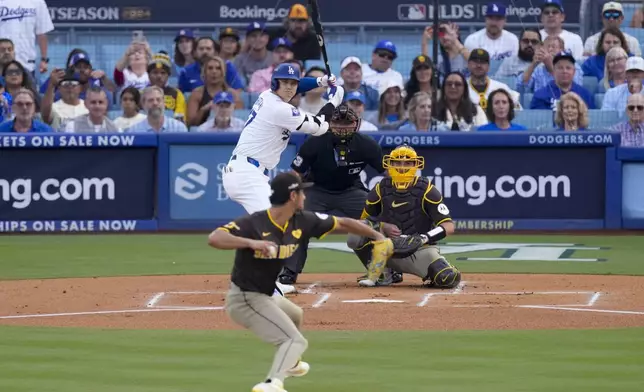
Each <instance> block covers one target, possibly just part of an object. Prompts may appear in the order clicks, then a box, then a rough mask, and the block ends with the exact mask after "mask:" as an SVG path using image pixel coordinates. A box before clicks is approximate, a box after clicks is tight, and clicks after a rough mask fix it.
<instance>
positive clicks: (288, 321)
mask: <svg viewBox="0 0 644 392" xmlns="http://www.w3.org/2000/svg"><path fill="white" fill-rule="evenodd" d="M310 186H311V184H307V183H302V180H301V179H300V178H299V176H298V175H297V174H294V173H280V174H278V175H277V176H275V178H274V179H273V181H271V184H270V188H271V196H270V203H271V206H270V208H268V209H266V210H262V211H258V212H255V213H253V214H251V215H244V216H242V217H239V218H237V219H235V220H234V221H232V222H230V223H228V224H225V225H223V226H221V227H219V228H217V229H216V230H215V231H213V232H212V233H211V234H210V235H209V237H208V245H209V246H211V247H213V248H215V249H225V250H230V249H234V250H235V263H234V266H233V270H232V273H231V278H230V280H231V283H230V288H229V290H228V293H227V295H226V300H225V308H226V314H227V315H228V316H229V317H230V318H231V319H232V320H233V321H234V322H235V323H236V324H238V325H240V326H243V327H244V328H247V329H250V330H251V331H252V332H253V333H255V334H256V335H257V336H258V337H259V338H260V339H262V340H263V341H264V342H266V343H270V344H272V345H274V346H276V349H277V353H276V355H275V357H274V359H273V365H272V367H271V370H270V371H269V373H268V376H267V377H266V378H264V381H262V382H261V383H259V384H257V385H255V386H254V387H253V391H256V392H280V391H284V392H285V389H284V380H285V379H286V378H287V377H293V376H297V377H299V376H304V375H306V373H308V371H309V369H310V365H309V364H308V363H306V362H303V361H301V358H302V355H303V354H304V352H305V351H306V349H307V347H308V342H307V340H306V338H305V337H304V336H303V335H302V332H301V331H300V329H301V327H302V318H303V315H304V311H303V310H302V308H300V307H299V306H297V305H295V304H294V303H293V302H291V301H289V300H288V299H287V298H285V297H282V296H279V295H275V291H276V285H275V281H276V279H277V276H278V274H279V272H280V270H281V269H282V267H283V266H284V264H285V262H286V261H287V259H288V258H290V257H291V256H292V255H293V254H294V252H295V251H297V249H298V248H300V247H302V246H303V243H305V242H308V241H310V239H311V238H313V237H315V238H324V237H325V236H327V235H328V234H329V233H332V232H334V231H341V232H348V233H352V234H356V235H360V236H365V237H367V238H371V239H372V240H375V241H385V240H386V239H385V237H384V235H383V234H381V233H379V232H378V231H375V230H373V229H372V228H371V227H370V226H368V225H366V224H364V223H362V222H359V221H357V220H355V219H350V218H340V217H335V216H332V215H327V214H321V213H313V212H309V211H303V208H304V201H305V199H306V196H305V194H304V189H306V188H308V187H310ZM389 245H391V243H390V242H389Z"/></svg>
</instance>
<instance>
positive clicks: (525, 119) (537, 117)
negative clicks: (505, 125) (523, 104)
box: [513, 110, 554, 131]
mask: <svg viewBox="0 0 644 392" xmlns="http://www.w3.org/2000/svg"><path fill="white" fill-rule="evenodd" d="M515 116H516V117H515V119H514V120H513V122H515V123H517V124H521V125H523V126H525V127H528V129H531V130H538V131H541V130H548V129H552V128H554V125H553V120H554V112H553V111H552V110H518V111H516V112H515Z"/></svg>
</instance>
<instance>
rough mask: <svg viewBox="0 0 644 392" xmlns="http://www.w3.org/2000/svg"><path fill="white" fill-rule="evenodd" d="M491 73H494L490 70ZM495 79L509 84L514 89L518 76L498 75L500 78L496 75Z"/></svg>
mask: <svg viewBox="0 0 644 392" xmlns="http://www.w3.org/2000/svg"><path fill="white" fill-rule="evenodd" d="M490 75H493V74H492V73H491V72H490ZM493 79H494V80H496V81H497V82H501V83H505V84H507V85H508V87H510V88H511V89H512V90H514V89H515V88H516V81H517V78H515V77H514V76H501V77H498V78H496V77H495V78H493Z"/></svg>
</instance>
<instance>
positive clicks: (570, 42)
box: [540, 0, 584, 59]
mask: <svg viewBox="0 0 644 392" xmlns="http://www.w3.org/2000/svg"><path fill="white" fill-rule="evenodd" d="M565 19H566V15H565V14H564V8H563V5H562V4H561V0H546V2H545V3H544V4H542V5H541V23H542V24H543V26H544V27H545V28H543V29H541V31H540V33H541V39H542V40H544V41H545V40H546V38H548V36H549V35H558V36H559V37H561V39H563V40H564V44H565V50H566V51H568V52H570V53H572V55H573V57H574V58H576V59H581V58H582V57H583V55H584V43H583V41H582V40H581V37H580V36H579V35H577V34H575V33H571V32H570V31H567V30H564V29H563V23H564V20H565Z"/></svg>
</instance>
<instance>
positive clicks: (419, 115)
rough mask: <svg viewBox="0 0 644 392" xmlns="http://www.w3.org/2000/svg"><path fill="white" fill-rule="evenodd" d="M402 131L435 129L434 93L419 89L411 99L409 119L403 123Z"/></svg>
mask: <svg viewBox="0 0 644 392" xmlns="http://www.w3.org/2000/svg"><path fill="white" fill-rule="evenodd" d="M398 130H400V131H423V132H427V131H435V130H436V122H435V121H434V119H433V118H432V95H431V94H430V93H428V92H425V91H419V92H417V93H416V94H414V96H413V97H412V99H411V100H410V101H409V121H407V122H406V123H405V124H403V125H402V126H401V127H400V128H398Z"/></svg>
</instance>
